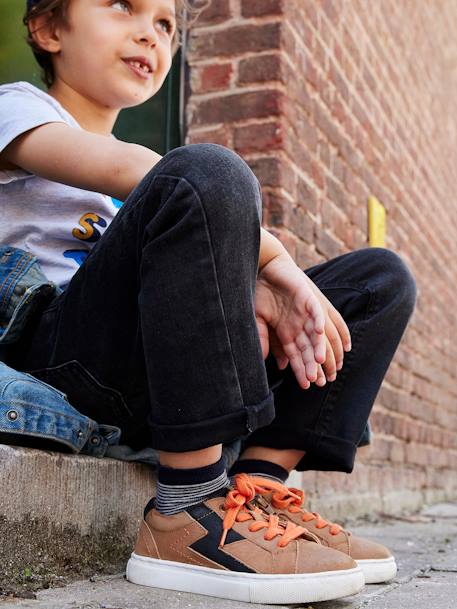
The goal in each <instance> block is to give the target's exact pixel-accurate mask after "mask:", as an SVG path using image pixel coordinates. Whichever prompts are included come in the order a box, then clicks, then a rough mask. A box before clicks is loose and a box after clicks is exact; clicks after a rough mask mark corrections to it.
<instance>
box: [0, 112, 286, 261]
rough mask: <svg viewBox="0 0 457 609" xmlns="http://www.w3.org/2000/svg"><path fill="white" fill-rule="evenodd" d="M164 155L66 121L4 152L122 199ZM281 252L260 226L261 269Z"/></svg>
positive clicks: (14, 161) (17, 162) (41, 172)
mask: <svg viewBox="0 0 457 609" xmlns="http://www.w3.org/2000/svg"><path fill="white" fill-rule="evenodd" d="M161 158H162V157H161V156H160V155H159V154H157V153H156V152H153V151H152V150H150V149H149V148H146V147H144V146H140V145H138V144H130V143H127V142H122V141H119V140H116V139H115V138H111V137H107V136H103V135H98V134H96V133H90V132H89V131H84V130H79V129H75V128H74V127H70V126H69V125H66V124H65V123H46V124H45V125H41V126H40V127H35V128H34V129H31V130H30V131H27V132H26V133H23V134H22V135H20V136H18V137H17V138H16V139H15V140H13V141H12V142H11V143H10V144H9V145H8V146H7V147H6V148H5V150H4V151H3V152H2V154H1V155H0V162H1V163H2V164H3V165H4V166H9V167H13V166H16V167H21V168H22V169H25V170H26V171H30V172H31V173H33V174H35V175H38V176H40V177H42V178H46V179H48V180H52V181H54V182H61V183H62V184H68V185H69V186H74V187H76V188H82V189H84V190H92V191H95V192H101V193H104V194H107V195H110V196H112V197H116V199H119V200H120V201H124V200H125V199H126V198H127V196H128V195H129V193H130V192H131V191H132V190H133V189H134V188H135V186H136V185H137V184H138V183H139V182H140V181H141V180H142V179H143V178H144V176H145V175H146V174H147V173H148V171H149V170H150V169H151V168H152V167H153V166H154V165H155V164H156V163H158V161H160V159H161ZM279 254H283V255H286V256H288V254H287V250H286V249H285V247H284V246H283V245H282V243H281V242H280V241H279V240H278V239H276V237H274V236H273V235H272V234H271V233H269V232H268V231H266V230H265V229H264V228H262V229H261V239H260V256H259V270H261V269H262V268H263V267H264V266H265V265H266V264H267V263H268V262H270V261H271V260H272V259H273V258H275V257H276V256H278V255H279Z"/></svg>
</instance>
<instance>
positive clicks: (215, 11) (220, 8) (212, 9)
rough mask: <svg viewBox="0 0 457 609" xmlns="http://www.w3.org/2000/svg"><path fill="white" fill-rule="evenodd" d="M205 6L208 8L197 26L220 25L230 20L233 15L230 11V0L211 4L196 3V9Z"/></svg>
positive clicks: (219, 0)
mask: <svg viewBox="0 0 457 609" xmlns="http://www.w3.org/2000/svg"><path fill="white" fill-rule="evenodd" d="M205 5H207V8H206V9H205V10H204V11H203V12H202V13H200V15H199V16H198V19H197V21H196V25H197V26H202V25H209V24H216V23H220V22H222V21H226V20H227V19H229V18H230V17H231V15H232V13H231V10H230V0H217V1H213V0H211V1H210V2H207V0H205V1H204V2H203V1H201V2H200V1H199V2H196V3H195V7H196V8H198V7H199V6H205ZM194 27H195V25H194Z"/></svg>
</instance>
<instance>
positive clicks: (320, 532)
mask: <svg viewBox="0 0 457 609" xmlns="http://www.w3.org/2000/svg"><path fill="white" fill-rule="evenodd" d="M253 480H254V483H255V484H256V485H257V487H258V488H263V489H264V490H263V491H261V492H260V495H261V497H257V499H256V500H255V503H256V504H257V505H259V506H260V507H262V509H264V510H266V511H267V512H271V513H275V514H277V515H278V516H279V517H280V518H285V519H287V520H289V521H291V522H293V523H294V524H296V525H300V526H302V527H305V528H306V529H307V530H308V531H309V532H310V533H312V534H313V535H316V536H317V537H318V538H319V540H320V542H321V543H322V544H323V545H324V546H326V547H328V548H333V549H334V550H339V551H340V552H344V553H345V554H347V555H348V556H350V557H351V558H353V559H354V560H355V562H356V563H357V564H358V565H359V567H361V569H362V571H363V574H364V577H365V583H366V584H377V583H381V582H385V581H388V580H389V579H392V578H393V577H395V575H396V573H397V565H396V563H395V558H394V557H393V556H392V554H391V553H390V552H389V550H388V549H387V548H386V547H385V546H383V545H381V544H379V543H376V542H374V541H370V540H369V539H364V538H363V537H357V536H356V535H353V534H352V533H351V532H350V531H346V530H345V529H343V527H342V526H340V525H339V524H335V523H332V522H329V521H327V520H325V519H324V518H322V516H320V515H319V514H318V513H317V512H307V511H306V510H304V509H303V508H302V504H303V501H304V498H305V493H304V492H303V491H302V490H300V489H296V488H287V487H286V486H283V487H282V490H279V489H277V490H272V489H271V481H270V480H267V479H265V478H258V477H255V478H253Z"/></svg>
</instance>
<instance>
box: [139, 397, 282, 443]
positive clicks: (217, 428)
mask: <svg viewBox="0 0 457 609" xmlns="http://www.w3.org/2000/svg"><path fill="white" fill-rule="evenodd" d="M274 417H275V409H274V395H273V392H272V391H271V390H270V391H269V393H268V395H267V397H266V398H265V399H264V400H262V401H261V402H259V403H258V404H254V405H249V406H246V407H245V408H243V409H241V410H238V411H236V412H232V413H230V414H226V415H222V416H219V417H216V418H214V419H205V420H204V421H196V422H194V423H184V424H183V425H156V424H154V423H153V422H150V423H149V426H150V429H151V446H152V447H153V448H155V449H157V450H165V451H169V452H175V453H181V452H187V451H191V450H201V449H202V448H208V447H209V446H215V445H216V444H223V443H229V442H233V441H234V440H237V439H239V438H243V437H245V436H247V435H248V434H250V433H252V432H253V431H255V430H256V429H258V428H259V427H264V426H265V425H269V424H270V423H271V422H272V421H273V419H274Z"/></svg>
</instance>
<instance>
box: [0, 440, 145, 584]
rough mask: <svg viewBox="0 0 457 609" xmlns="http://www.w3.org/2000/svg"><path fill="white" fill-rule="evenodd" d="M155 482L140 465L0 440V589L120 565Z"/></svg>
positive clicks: (109, 569)
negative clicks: (12, 443) (32, 580)
mask: <svg viewBox="0 0 457 609" xmlns="http://www.w3.org/2000/svg"><path fill="white" fill-rule="evenodd" d="M154 488H155V481H154V475H153V470H152V468H150V467H149V466H147V465H142V464H137V463H127V462H124V461H118V460H114V459H106V458H105V459H96V458H94V457H87V456H79V455H66V454H62V453H57V452H50V451H43V450H36V449H32V448H19V447H15V446H5V445H0V540H1V543H0V565H2V568H0V589H1V588H3V589H5V588H8V587H10V588H11V587H13V588H14V587H15V586H16V585H20V584H21V583H23V582H24V580H27V578H29V579H30V575H29V574H31V573H33V577H34V579H35V582H36V588H40V587H43V586H45V587H46V586H47V585H50V584H52V583H55V582H56V581H58V579H59V577H62V576H65V574H68V575H71V577H72V578H73V577H74V576H83V577H84V576H90V575H92V574H93V573H94V572H103V573H116V572H119V571H120V570H122V569H123V568H124V566H125V561H126V560H127V558H128V556H129V555H130V552H131V551H132V547H133V543H134V541H135V537H136V534H137V531H138V525H139V522H140V519H141V515H142V511H143V508H144V506H145V504H146V502H147V501H148V500H149V499H150V497H151V496H152V494H153V491H154ZM29 583H30V582H29ZM29 587H30V586H29ZM33 587H35V586H32V588H33Z"/></svg>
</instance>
